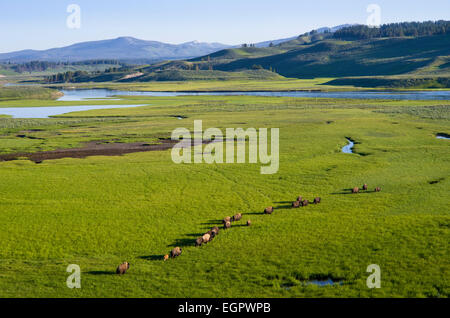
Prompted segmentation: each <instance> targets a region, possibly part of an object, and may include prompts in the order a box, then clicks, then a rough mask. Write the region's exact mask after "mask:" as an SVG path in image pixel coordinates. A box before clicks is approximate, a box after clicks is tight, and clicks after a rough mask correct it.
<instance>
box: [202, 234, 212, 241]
mask: <svg viewBox="0 0 450 318" xmlns="http://www.w3.org/2000/svg"><path fill="white" fill-rule="evenodd" d="M202 239H203V243H208V242H209V241H210V240H211V234H208V233H206V234H204V235H203V236H202Z"/></svg>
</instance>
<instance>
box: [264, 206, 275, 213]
mask: <svg viewBox="0 0 450 318" xmlns="http://www.w3.org/2000/svg"><path fill="white" fill-rule="evenodd" d="M272 212H273V206H269V207H267V208H265V209H264V213H265V214H272Z"/></svg>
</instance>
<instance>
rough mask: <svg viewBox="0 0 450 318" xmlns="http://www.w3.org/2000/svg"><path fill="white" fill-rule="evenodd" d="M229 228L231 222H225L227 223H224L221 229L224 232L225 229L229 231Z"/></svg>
mask: <svg viewBox="0 0 450 318" xmlns="http://www.w3.org/2000/svg"><path fill="white" fill-rule="evenodd" d="M230 227H231V222H227V223H225V224H224V225H223V228H224V229H225V230H226V229H229V228H230Z"/></svg>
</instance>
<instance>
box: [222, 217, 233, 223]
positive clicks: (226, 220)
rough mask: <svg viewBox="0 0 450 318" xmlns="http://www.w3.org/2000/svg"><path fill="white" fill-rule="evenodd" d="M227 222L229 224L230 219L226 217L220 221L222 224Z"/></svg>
mask: <svg viewBox="0 0 450 318" xmlns="http://www.w3.org/2000/svg"><path fill="white" fill-rule="evenodd" d="M227 222H231V217H229V216H227V217H226V218H225V219H223V220H222V223H223V224H225V223H227Z"/></svg>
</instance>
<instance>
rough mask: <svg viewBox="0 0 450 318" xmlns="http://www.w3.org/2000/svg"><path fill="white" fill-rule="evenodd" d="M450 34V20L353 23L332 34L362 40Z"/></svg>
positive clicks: (337, 36)
mask: <svg viewBox="0 0 450 318" xmlns="http://www.w3.org/2000/svg"><path fill="white" fill-rule="evenodd" d="M446 34H450V21H444V20H440V21H426V22H402V23H390V24H383V25H381V26H380V27H369V26H367V25H354V26H350V27H346V28H342V29H340V30H338V31H336V32H335V33H334V35H333V37H334V38H336V39H348V40H363V39H372V38H389V37H403V36H413V37H417V36H430V35H446Z"/></svg>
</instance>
